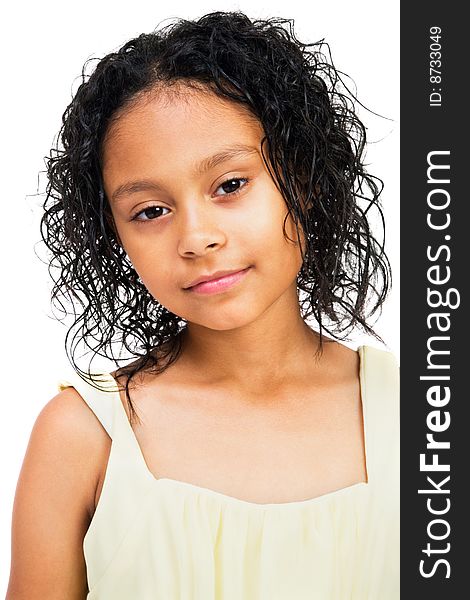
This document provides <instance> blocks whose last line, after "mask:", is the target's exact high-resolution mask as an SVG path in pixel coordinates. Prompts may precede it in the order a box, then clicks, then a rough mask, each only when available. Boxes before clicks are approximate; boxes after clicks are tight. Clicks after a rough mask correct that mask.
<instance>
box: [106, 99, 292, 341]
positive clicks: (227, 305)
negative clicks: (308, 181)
mask: <svg viewBox="0 0 470 600" xmlns="http://www.w3.org/2000/svg"><path fill="white" fill-rule="evenodd" d="M180 89H182V93H181V94H179V95H178V94H176V95H175V94H171V95H169V94H168V91H163V92H160V93H158V94H153V95H152V96H151V97H150V96H147V97H146V98H142V99H140V100H139V101H138V102H137V103H136V104H134V105H133V106H132V108H130V109H128V110H127V111H125V112H124V113H123V114H122V115H121V116H119V117H118V119H117V120H116V121H115V122H114V123H113V124H112V125H111V127H110V129H109V131H108V133H107V136H106V139H105V142H104V145H103V179H104V187H105V191H106V195H107V197H108V199H109V202H110V206H111V211H112V215H113V218H114V221H115V226H116V230H117V233H118V235H119V238H120V241H121V244H122V246H123V248H124V250H125V252H126V253H127V255H128V257H129V259H130V260H131V262H132V264H133V265H134V268H135V270H136V271H137V273H138V274H139V276H140V278H141V280H142V282H143V283H144V285H145V286H146V287H147V289H148V290H149V292H150V293H151V294H152V296H153V297H154V298H155V299H156V300H157V301H158V302H160V303H161V304H162V305H164V306H165V307H166V308H167V309H168V310H169V311H171V312H173V313H174V314H176V315H178V316H179V317H181V318H183V319H185V320H187V321H188V322H190V323H197V324H199V325H202V326H205V327H208V328H210V329H217V330H227V329H233V328H237V327H241V326H243V325H245V324H247V323H249V322H252V321H254V320H256V318H257V317H259V316H260V315H262V314H263V313H264V312H265V311H266V310H267V309H268V308H270V307H271V306H272V305H274V304H275V303H281V304H279V306H280V307H281V306H283V307H284V308H286V309H287V307H288V306H289V308H292V306H291V305H290V304H289V303H293V302H295V303H297V287H296V276H297V273H298V272H299V270H300V268H301V265H302V259H301V254H300V248H299V246H298V244H297V242H296V240H297V233H296V229H295V226H294V224H293V222H292V221H291V220H290V219H289V220H288V221H287V222H286V233H287V234H288V236H289V238H290V239H291V240H295V241H288V240H286V239H285V238H284V235H283V231H282V227H283V222H284V218H285V216H286V214H287V209H286V205H285V203H284V200H283V198H282V196H281V194H280V193H279V191H278V190H277V188H276V186H275V184H274V182H273V181H272V179H271V177H270V175H269V173H268V171H267V169H266V167H265V165H264V162H263V159H262V156H261V140H262V138H263V130H262V127H261V125H260V124H259V123H258V121H256V120H255V119H254V117H252V116H251V115H250V114H249V113H248V112H247V111H246V110H245V109H244V108H243V107H241V106H239V105H237V104H235V103H232V102H229V101H225V100H223V99H220V98H218V97H217V96H215V95H214V94H212V93H211V92H208V91H205V90H201V91H199V90H190V89H188V88H180ZM219 271H223V272H227V271H229V272H238V273H237V274H235V275H232V276H231V277H227V278H225V279H221V280H219V282H215V281H213V282H212V284H207V285H205V286H199V287H194V288H189V289H188V286H190V285H191V284H192V283H193V282H194V280H196V279H199V278H201V277H202V278H206V279H208V278H209V279H210V278H213V277H214V274H215V273H216V272H219Z"/></svg>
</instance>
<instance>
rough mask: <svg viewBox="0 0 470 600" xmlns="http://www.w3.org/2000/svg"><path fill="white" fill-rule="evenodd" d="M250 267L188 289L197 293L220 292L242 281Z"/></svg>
mask: <svg viewBox="0 0 470 600" xmlns="http://www.w3.org/2000/svg"><path fill="white" fill-rule="evenodd" d="M250 268H251V267H248V268H246V269H243V270H242V271H237V272H236V273H230V274H229V275H224V276H223V277H218V278H217V279H211V280H210V281H203V282H202V283H198V284H197V285H193V286H192V287H190V288H188V289H189V291H191V292H196V293H197V294H218V293H219V292H224V291H225V290H227V289H229V288H231V287H232V286H233V285H235V284H236V283H238V282H239V281H241V280H242V279H243V278H244V277H245V275H246V274H247V273H248V271H249V270H250Z"/></svg>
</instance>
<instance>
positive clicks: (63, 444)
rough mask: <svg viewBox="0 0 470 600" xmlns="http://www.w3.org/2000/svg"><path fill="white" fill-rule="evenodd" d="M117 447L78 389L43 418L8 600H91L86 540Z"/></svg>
mask: <svg viewBox="0 0 470 600" xmlns="http://www.w3.org/2000/svg"><path fill="white" fill-rule="evenodd" d="M110 444H111V440H110V439H109V437H108V435H107V433H106V432H105V430H104V429H103V427H102V426H101V424H100V423H99V421H98V420H97V418H96V417H95V415H94V414H93V413H92V411H91V410H90V409H89V408H88V406H87V405H86V403H85V402H84V401H83V399H82V398H81V396H80V395H79V394H78V392H76V390H75V389H74V388H67V389H65V390H63V391H62V392H60V393H59V394H57V396H55V397H54V398H53V399H52V400H51V401H50V402H49V403H48V404H47V405H46V406H45V407H44V408H43V409H42V411H41V413H40V414H39V416H38V418H37V420H36V422H35V424H34V427H33V430H32V433H31V437H30V440H29V444H28V448H27V450H26V455H25V458H24V461H23V466H22V468H21V472H20V476H19V479H18V484H17V488H16V495H15V501H14V506H13V520H12V560H11V571H10V582H9V586H8V591H7V596H6V600H36V599H37V600H39V599H41V600H84V599H85V598H86V595H87V592H88V588H87V579H86V566H85V560H84V556H83V549H82V544H83V538H84V536H85V533H86V531H87V529H88V526H89V524H90V521H91V518H92V516H93V513H94V510H95V494H96V490H97V485H98V482H99V480H100V477H101V475H102V474H103V473H104V469H105V468H106V462H107V457H108V455H109V448H110Z"/></svg>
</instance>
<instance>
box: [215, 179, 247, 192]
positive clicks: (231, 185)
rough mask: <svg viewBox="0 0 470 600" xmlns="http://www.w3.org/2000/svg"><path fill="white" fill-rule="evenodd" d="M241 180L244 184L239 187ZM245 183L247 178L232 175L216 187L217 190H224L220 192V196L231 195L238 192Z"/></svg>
mask: <svg viewBox="0 0 470 600" xmlns="http://www.w3.org/2000/svg"><path fill="white" fill-rule="evenodd" d="M241 181H244V182H245V184H244V185H242V186H241V187H240V182H241ZM247 183H248V179H246V177H233V178H232V179H227V181H224V182H223V183H221V184H220V185H219V187H218V188H217V189H218V190H219V189H220V188H222V189H223V191H224V192H225V194H220V195H221V196H232V195H235V194H238V192H240V191H241V189H242V188H243V187H245V186H246V185H247Z"/></svg>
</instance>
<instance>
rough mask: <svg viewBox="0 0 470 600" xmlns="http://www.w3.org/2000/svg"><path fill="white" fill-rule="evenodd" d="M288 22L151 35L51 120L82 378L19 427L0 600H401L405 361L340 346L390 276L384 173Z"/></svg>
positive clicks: (207, 19)
mask: <svg viewBox="0 0 470 600" xmlns="http://www.w3.org/2000/svg"><path fill="white" fill-rule="evenodd" d="M286 22H287V23H290V22H289V21H286V20H282V19H270V20H266V21H263V20H256V21H252V20H250V19H249V18H248V17H246V16H245V15H244V14H243V13H241V12H232V13H221V12H216V13H211V14H208V15H206V16H204V17H202V18H201V19H199V20H197V21H184V20H180V21H178V22H176V23H174V24H172V25H170V26H167V27H165V28H163V29H161V30H159V31H155V32H154V33H151V34H148V35H141V36H139V37H138V38H136V39H133V40H131V41H130V42H128V43H127V44H125V45H124V46H123V47H122V48H121V49H120V50H119V51H117V52H115V53H112V54H109V55H108V56H106V57H105V58H103V59H102V60H101V61H100V62H99V63H98V64H97V66H96V68H95V70H94V72H93V73H92V75H91V76H90V77H89V78H88V79H84V81H83V83H82V85H81V86H80V88H79V89H78V91H77V93H76V95H75V97H74V99H73V101H72V103H71V104H70V106H69V107H68V108H67V110H66V112H65V114H64V120H63V128H62V130H61V136H60V141H61V147H59V148H58V149H57V151H56V152H54V153H52V154H51V157H50V159H49V161H48V175H49V184H48V190H47V191H48V197H47V200H46V203H45V213H44V216H43V221H42V232H43V237H44V240H45V242H46V244H47V246H48V248H49V249H50V251H51V252H52V259H51V267H57V266H58V267H59V268H60V275H59V276H58V277H57V278H56V279H55V287H54V291H53V300H55V301H56V302H57V303H58V305H59V306H61V307H63V306H64V302H65V300H70V301H71V302H72V303H73V306H74V311H75V322H74V324H73V325H72V327H71V329H70V331H69V335H68V336H67V340H66V344H67V349H68V352H69V356H70V359H71V362H72V364H73V366H74V369H71V370H70V373H68V374H64V376H63V377H62V379H61V381H60V389H61V391H60V393H59V394H58V395H56V396H55V397H54V398H53V399H52V400H51V401H50V402H49V403H48V404H47V405H46V406H45V408H44V409H43V410H42V411H41V413H40V415H39V416H38V418H37V421H36V423H35V426H34V428H33V432H32V434H31V439H30V443H29V446H28V450H27V452H26V457H25V460H24V464H23V468H22V471H21V474H20V478H19V482H18V487H17V493H16V498H15V507H14V514H13V543H12V550H13V552H12V569H11V576H10V585H9V589H8V594H7V598H8V599H9V600H20V599H26V598H27V599H28V600H33V599H34V598H40V599H41V600H43V599H45V598H47V599H48V600H52V599H61V600H62V599H67V600H73V599H82V600H83V599H84V598H88V599H89V600H92V599H93V600H97V599H100V600H124V599H126V600H127V599H129V600H131V599H132V600H134V599H136V600H137V599H138V600H146V599H152V600H157V599H162V600H170V599H171V600H176V599H181V600H191V599H197V600H210V599H224V600H232V599H233V600H235V599H236V600H241V599H248V600H254V599H256V600H304V599H305V600H306V599H307V598H309V599H311V598H317V599H321V600H326V599H335V600H343V599H344V600H346V599H348V600H351V599H354V600H387V599H396V598H398V594H399V585H398V583H399V582H398V560H399V555H398V367H397V364H396V362H395V360H394V358H393V356H392V355H391V354H390V353H389V352H386V351H384V350H378V349H374V348H373V347H371V346H361V347H360V348H359V349H358V350H357V351H353V350H351V349H350V348H349V347H347V346H345V345H343V344H342V343H339V342H338V341H337V340H340V339H345V337H346V335H347V334H348V332H350V331H352V330H353V328H354V327H356V326H359V327H361V328H362V329H363V330H365V331H366V332H368V333H370V334H373V335H375V334H374V332H373V330H372V329H371V327H370V325H369V324H368V323H367V319H368V318H369V317H370V316H371V315H372V314H373V313H374V312H375V311H376V310H377V309H379V308H380V306H381V305H382V303H383V301H384V298H385V296H386V293H387V290H388V284H389V276H390V273H389V264H388V260H387V258H386V256H385V254H384V252H383V248H382V247H381V246H380V244H379V243H378V242H377V240H376V239H375V238H374V236H373V235H372V233H371V230H370V226H369V223H368V220H367V216H366V212H367V209H368V208H369V207H370V206H372V205H375V206H376V207H378V208H379V211H380V207H379V204H378V197H379V193H380V186H379V185H378V183H380V180H377V179H375V178H374V177H372V176H371V175H369V174H367V173H366V171H365V169H364V165H363V149H364V144H365V128H364V126H363V125H362V123H361V122H360V120H359V119H358V118H357V116H356V114H355V113H354V104H353V102H352V100H351V98H350V97H349V96H348V95H347V94H346V93H345V92H344V91H343V93H342V92H341V91H340V89H339V88H338V82H339V81H340V80H339V76H338V73H337V71H336V70H335V69H334V67H333V65H332V64H330V63H329V62H328V61H327V59H326V58H325V56H324V55H323V54H322V52H321V46H322V44H321V43H319V44H307V45H305V44H301V43H300V42H299V41H298V40H297V39H296V38H295V36H294V34H293V32H292V28H291V27H290V30H289V31H288V30H287V29H286V28H285V27H284V26H283V25H284V24H285V23H286ZM51 272H52V273H54V271H53V269H51ZM309 318H310V319H313V320H314V323H315V328H312V327H311V326H310V325H309V323H308V320H309ZM376 337H377V338H378V336H376ZM81 341H83V342H84V343H85V344H86V345H87V346H88V347H89V348H91V349H92V352H93V354H94V355H95V356H98V355H104V356H107V357H109V358H112V359H113V360H114V361H115V363H116V366H117V367H118V368H117V369H116V370H115V371H113V372H111V373H104V374H103V373H101V374H98V373H92V372H91V369H88V370H87V371H86V372H85V371H84V370H81V369H80V368H79V367H78V365H77V364H76V362H75V356H76V351H77V344H78V343H80V342H81ZM116 342H118V343H120V344H121V348H124V349H125V350H126V351H127V353H128V355H129V354H130V355H131V358H132V357H133V360H131V361H129V359H126V360H124V362H125V364H124V365H122V362H123V359H122V358H120V357H117V358H116V357H115V345H116Z"/></svg>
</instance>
